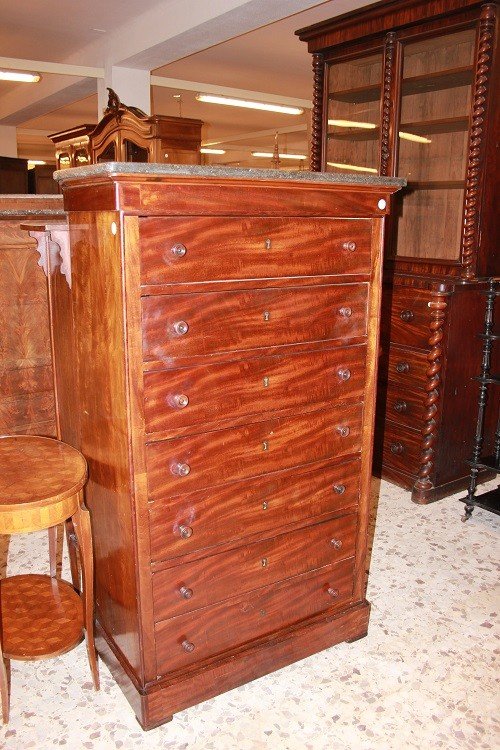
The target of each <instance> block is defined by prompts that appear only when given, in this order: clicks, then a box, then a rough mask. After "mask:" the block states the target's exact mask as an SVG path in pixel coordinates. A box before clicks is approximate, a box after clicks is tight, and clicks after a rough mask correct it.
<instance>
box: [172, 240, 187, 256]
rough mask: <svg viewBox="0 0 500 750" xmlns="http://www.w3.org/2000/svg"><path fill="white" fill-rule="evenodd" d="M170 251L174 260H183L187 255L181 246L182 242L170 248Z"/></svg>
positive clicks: (184, 247) (183, 246) (184, 248)
mask: <svg viewBox="0 0 500 750" xmlns="http://www.w3.org/2000/svg"><path fill="white" fill-rule="evenodd" d="M171 250H172V255H173V256H174V257H176V258H183V257H184V256H185V255H186V253H187V248H186V246H185V245H183V244H182V242H176V243H175V245H173V246H172V248H171Z"/></svg>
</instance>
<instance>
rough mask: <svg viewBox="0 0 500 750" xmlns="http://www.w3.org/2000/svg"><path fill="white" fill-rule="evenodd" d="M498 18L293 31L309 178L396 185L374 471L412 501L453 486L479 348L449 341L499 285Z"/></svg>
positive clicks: (462, 461) (482, 9) (463, 462)
mask: <svg viewBox="0 0 500 750" xmlns="http://www.w3.org/2000/svg"><path fill="white" fill-rule="evenodd" d="M498 11H499V6H498V3H497V2H478V1H477V0H405V1H404V2H401V0H389V1H388V2H380V3H376V4H375V5H370V6H368V7H366V8H361V9H359V10H357V11H355V12H353V13H349V14H345V15H343V16H338V17H336V18H333V19H331V20H330V21H325V22H322V23H320V24H317V25H315V26H312V27H310V28H307V29H302V30H300V31H298V32H297V34H298V35H299V37H300V39H302V40H304V41H307V43H308V47H309V51H310V52H312V53H313V71H314V112H313V127H312V161H311V163H312V167H313V169H315V170H324V171H334V172H340V173H349V172H353V171H354V172H358V171H359V172H362V173H373V174H380V175H399V176H401V177H405V178H406V179H407V180H408V186H407V187H406V188H405V189H404V190H403V191H401V193H399V194H398V195H397V196H395V198H394V210H393V213H392V216H391V218H390V220H389V228H388V232H387V239H386V244H385V262H384V292H383V312H382V349H383V352H382V360H381V367H380V385H379V395H378V402H379V406H378V416H377V433H376V439H375V455H376V461H375V466H376V468H377V469H378V470H379V471H382V473H383V475H384V476H385V477H387V478H388V479H390V480H391V481H394V482H397V483H398V484H401V485H402V486H404V487H406V488H408V489H412V490H413V499H414V500H415V501H417V502H429V501H431V500H436V499H438V498H440V497H442V496H444V495H446V494H449V493H450V492H452V491H454V490H456V489H458V488H459V487H461V486H465V484H466V482H467V477H468V465H467V460H468V458H469V457H470V455H471V450H472V445H471V435H472V434H473V429H472V424H473V421H474V409H475V406H474V404H475V403H476V395H477V384H476V383H473V382H472V381H471V378H472V377H473V375H474V374H475V373H474V368H475V366H476V365H475V363H476V362H477V360H478V356H479V349H478V346H479V344H476V342H473V343H469V342H470V339H467V344H466V345H465V344H464V338H463V334H464V331H466V330H478V328H479V326H480V321H481V319H482V305H483V303H484V296H483V294H482V291H484V283H483V282H482V280H483V279H485V278H487V277H490V276H498V275H499V274H500V252H499V250H498V248H499V222H498V211H497V210H496V209H495V196H497V195H498V173H499V169H498V166H499V164H498V137H499V111H500V104H499V97H498V96H497V95H496V92H497V91H498V90H499V88H500V80H499V66H498V64H497V54H496V46H497V36H498V33H497V32H498V28H497V26H498ZM497 200H498V198H497ZM493 431H494V419H493V418H490V417H487V437H486V439H487V441H488V440H491V438H492V434H493ZM486 476H487V474H486V473H485V474H483V478H486Z"/></svg>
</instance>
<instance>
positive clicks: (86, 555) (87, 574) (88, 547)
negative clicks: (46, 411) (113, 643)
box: [71, 492, 99, 690]
mask: <svg viewBox="0 0 500 750" xmlns="http://www.w3.org/2000/svg"><path fill="white" fill-rule="evenodd" d="M71 520H72V522H73V525H74V527H75V533H76V538H77V540H78V546H79V549H80V560H81V566H82V584H83V585H82V589H83V591H82V597H83V622H84V625H85V640H86V642H87V654H88V658H89V664H90V670H91V672H92V680H93V683H94V687H95V689H96V690H99V667H98V664H97V652H96V649H95V643H94V562H93V553H92V531H91V527H90V513H89V512H88V510H87V508H86V507H85V505H84V504H83V493H82V492H80V493H79V505H78V510H77V512H76V513H75V515H74V516H73V517H72V519H71Z"/></svg>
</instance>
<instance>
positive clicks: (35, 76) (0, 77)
mask: <svg viewBox="0 0 500 750" xmlns="http://www.w3.org/2000/svg"><path fill="white" fill-rule="evenodd" d="M41 77H42V76H41V75H40V73H21V71H17V70H0V81H17V82H19V83H38V81H39V80H40V79H41Z"/></svg>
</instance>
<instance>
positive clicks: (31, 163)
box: [28, 159, 47, 169]
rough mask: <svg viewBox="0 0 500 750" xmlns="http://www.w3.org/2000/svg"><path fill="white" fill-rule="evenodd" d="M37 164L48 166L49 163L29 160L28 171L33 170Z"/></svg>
mask: <svg viewBox="0 0 500 750" xmlns="http://www.w3.org/2000/svg"><path fill="white" fill-rule="evenodd" d="M37 164H47V162H46V161H42V160H41V159H28V169H33V167H36V166H37Z"/></svg>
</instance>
